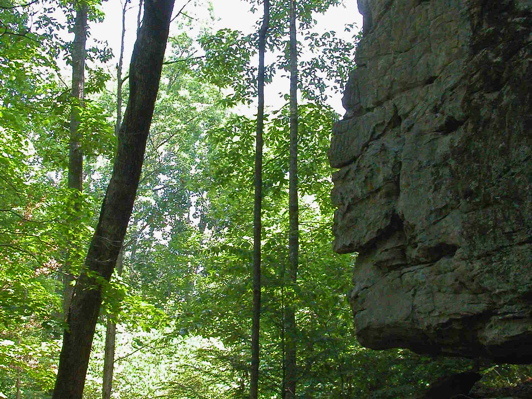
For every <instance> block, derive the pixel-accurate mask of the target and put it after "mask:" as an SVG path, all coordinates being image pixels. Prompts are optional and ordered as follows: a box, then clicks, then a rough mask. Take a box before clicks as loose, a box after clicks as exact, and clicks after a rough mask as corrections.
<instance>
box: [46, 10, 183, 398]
mask: <svg viewBox="0 0 532 399" xmlns="http://www.w3.org/2000/svg"><path fill="white" fill-rule="evenodd" d="M173 6H174V0H146V1H145V5H144V17H143V22H142V26H141V28H140V30H139V34H138V37H137V41H136V43H135V47H134V49H133V55H132V58H131V66H130V78H129V86H130V96H129V101H128V105H127V108H126V112H125V115H124V122H123V123H122V126H121V128H120V132H119V137H118V149H117V154H116V158H115V163H114V168H113V174H112V177H111V181H110V182H109V186H108V187H107V192H106V195H105V198H104V201H103V205H102V209H101V213H100V219H99V221H98V225H97V227H96V231H95V233H94V236H93V238H92V240H91V243H90V246H89V250H88V253H87V257H86V259H85V270H84V271H83V272H82V274H81V275H80V277H79V279H78V281H77V284H76V286H75V287H74V293H73V296H72V302H71V305H70V309H69V313H68V320H67V323H68V326H67V329H66V331H65V332H64V336H63V347H62V350H61V356H60V359H59V370H58V374H57V379H56V384H55V389H54V394H53V399H81V398H82V395H83V388H84V385H85V377H86V373H87V367H88V364H89V356H90V350H91V346H92V340H93V336H94V331H95V328H96V322H97V319H98V313H99V309H100V305H101V303H102V286H103V284H105V283H106V282H107V281H109V279H110V278H111V274H112V273H113V270H114V267H115V265H116V260H117V258H118V254H119V252H120V249H121V248H122V243H123V240H124V235H125V233H126V229H127V225H128V222H129V218H130V216H131V212H132V209H133V203H134V200H135V195H136V192H137V187H138V183H139V179H140V173H141V170H142V163H143V159H144V152H145V149H146V140H147V138H148V133H149V129H150V124H151V120H152V117H153V109H154V106H155V100H156V98H157V91H158V88H159V80H160V77H161V69H162V64H163V57H164V52H165V49H166V42H167V40H168V31H169V25H170V19H171V16H172V10H173Z"/></svg>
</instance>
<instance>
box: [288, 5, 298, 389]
mask: <svg viewBox="0 0 532 399" xmlns="http://www.w3.org/2000/svg"><path fill="white" fill-rule="evenodd" d="M296 22H297V17H296V2H295V0H290V166H289V178H288V181H289V183H288V185H289V188H288V192H289V194H288V196H289V198H288V208H289V209H288V211H289V212H288V214H289V236H288V251H289V264H288V265H289V267H288V270H287V273H286V278H287V281H286V283H287V288H288V289H287V298H286V307H285V317H284V328H285V338H286V344H285V348H286V350H285V365H284V369H285V381H284V384H285V385H284V398H288V399H291V398H295V397H296V386H297V325H296V317H295V307H296V297H297V269H298V266H299V204H298V197H299V196H298V173H297V157H298V151H297V148H298V143H297V141H298V122H299V120H298V101H297V84H298V66H297V34H296V33H297V26H296Z"/></svg>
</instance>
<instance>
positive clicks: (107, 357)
mask: <svg viewBox="0 0 532 399" xmlns="http://www.w3.org/2000/svg"><path fill="white" fill-rule="evenodd" d="M129 1H130V0H125V1H124V4H123V6H122V32H121V36H120V55H119V57H118V65H117V68H116V83H117V85H116V125H115V133H116V135H117V136H118V133H119V131H120V125H121V124H122V100H123V98H122V97H123V96H122V85H123V83H124V81H123V79H122V69H123V65H124V45H125V36H126V13H127V7H128V5H129ZM123 266H124V247H122V248H121V249H120V253H119V255H118V259H117V262H116V274H117V275H118V276H121V275H122V270H123ZM115 352H116V322H115V321H114V320H113V318H112V317H111V316H108V318H107V325H106V328H105V347H104V356H103V381H102V399H111V393H112V391H113V377H114V369H115Z"/></svg>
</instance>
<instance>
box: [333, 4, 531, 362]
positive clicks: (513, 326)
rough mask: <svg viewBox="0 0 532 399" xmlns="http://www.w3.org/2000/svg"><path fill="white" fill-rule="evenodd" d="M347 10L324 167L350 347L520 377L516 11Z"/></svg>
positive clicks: (525, 238)
mask: <svg viewBox="0 0 532 399" xmlns="http://www.w3.org/2000/svg"><path fill="white" fill-rule="evenodd" d="M358 3H359V9H360V11H361V12H362V13H363V15H364V29H363V32H364V34H363V38H362V40H361V41H360V43H359V46H358V50H357V55H356V69H354V71H353V72H352V74H351V76H350V79H349V81H348V83H347V86H346V89H345V94H344V98H343V104H344V107H345V109H346V114H345V116H344V118H343V119H342V120H341V121H339V122H338V123H337V124H336V125H335V127H334V130H333V138H332V143H331V148H330V151H329V159H330V163H331V165H332V166H333V167H335V168H338V169H339V170H338V171H337V172H335V174H334V176H333V181H334V184H335V187H334V189H333V192H332V199H333V202H334V203H335V205H336V206H337V207H338V209H337V211H336V213H335V222H334V233H335V242H334V249H335V251H337V252H339V253H347V252H358V254H359V255H358V259H357V263H356V267H355V271H354V288H353V290H352V292H351V294H350V299H351V304H352V308H353V312H354V316H355V326H356V329H357V336H358V338H359V340H360V342H361V343H362V344H363V345H366V346H368V347H372V348H377V349H378V348H391V347H405V348H410V349H413V350H414V351H416V352H419V353H431V354H439V353H442V354H448V355H457V356H467V357H485V358H488V359H492V360H495V361H502V362H511V363H529V362H532V250H531V241H532V240H531V238H532V216H531V215H532V189H531V182H532V168H531V151H530V145H531V136H532V135H531V131H532V117H531V104H532V100H531V93H532V90H531V89H532V67H531V65H530V57H531V50H530V49H531V38H532V32H531V27H532V4H531V2H530V1H525V0H497V1H484V0H359V1H358Z"/></svg>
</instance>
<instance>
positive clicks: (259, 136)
mask: <svg viewBox="0 0 532 399" xmlns="http://www.w3.org/2000/svg"><path fill="white" fill-rule="evenodd" d="M269 24H270V2H269V0H264V18H263V20H262V26H261V28H260V32H259V69H258V76H257V92H258V108H257V132H256V139H255V203H254V210H253V230H254V231H253V320H252V326H251V373H250V375H251V381H250V398H251V399H257V398H258V389H259V366H260V313H261V290H262V286H261V285H262V283H261V263H262V248H261V240H262V196H263V195H262V180H263V179H262V161H263V156H262V152H263V146H264V138H263V133H264V102H265V99H264V85H265V84H264V76H265V60H264V58H265V53H266V35H267V33H268V27H269Z"/></svg>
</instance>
